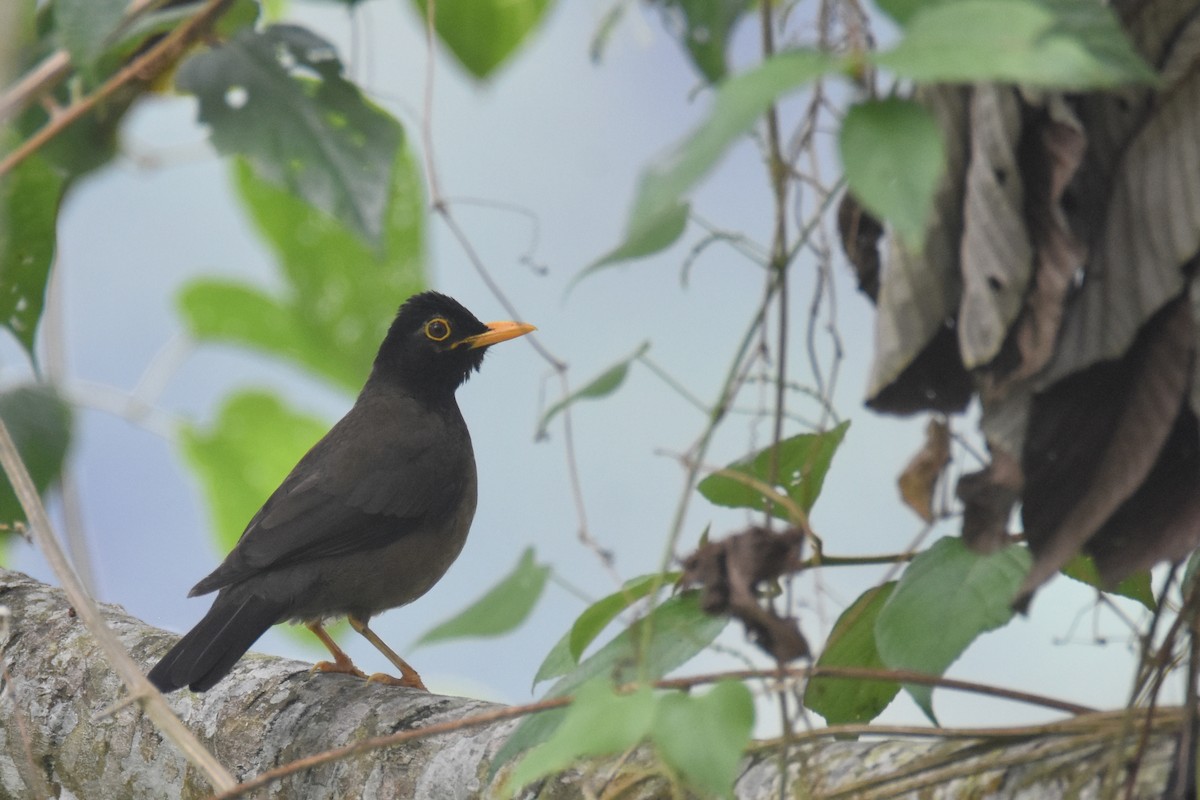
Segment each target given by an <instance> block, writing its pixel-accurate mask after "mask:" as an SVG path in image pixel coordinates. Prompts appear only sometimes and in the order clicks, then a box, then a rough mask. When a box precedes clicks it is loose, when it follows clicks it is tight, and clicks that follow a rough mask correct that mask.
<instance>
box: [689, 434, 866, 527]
mask: <svg viewBox="0 0 1200 800" xmlns="http://www.w3.org/2000/svg"><path fill="white" fill-rule="evenodd" d="M849 427H850V421H849V420H846V421H845V422H842V423H841V424H840V425H838V426H837V427H835V428H830V429H829V430H827V431H825V432H824V433H802V434H800V435H798V436H793V437H791V438H790V439H785V440H783V441H782V442H780V443H779V445H778V450H777V452H778V455H777V456H776V465H775V468H776V481H777V482H776V484H775V485H776V486H777V487H778V488H780V489H781V490H782V491H783V493H785V494H787V496H788V497H790V498H791V499H792V500H793V501H795V503H796V504H797V505H798V506H799V507H800V508H801V509H803V510H804V511H805V512H808V511H811V510H812V507H813V503H815V502H816V501H817V497H818V496H819V495H820V494H821V487H822V486H823V485H824V483H825V473H827V472H828V471H829V465H830V463H831V462H832V461H833V454H834V453H835V452H837V448H838V445H840V444H841V443H842V438H843V437H844V436H845V435H846V429H847V428H849ZM773 449H774V448H772V447H768V448H765V449H763V450H760V451H759V452H757V453H755V454H753V455H751V456H748V457H746V458H744V459H739V460H738V461H735V462H733V463H732V464H730V465H729V466H728V467H726V469H727V470H730V471H733V472H739V473H742V474H743V475H746V476H748V477H750V478H752V479H754V480H756V481H760V482H763V483H766V484H768V485H770V473H771V451H772V450H773ZM696 488H697V489H699V491H700V494H702V495H704V496H705V497H706V498H708V500H709V502H712V503H715V504H717V505H719V506H729V507H731V508H752V509H754V510H756V511H761V510H763V509H765V508H766V507H767V499H766V498H764V497H763V495H762V494H761V493H760V492H759V491H757V490H756V489H755V488H754V487H753V486H749V485H747V484H746V483H743V482H741V481H739V480H737V479H736V478H731V477H729V476H726V475H709V476H708V477H707V478H705V479H704V480H702V481H700V483H699V484H698V485H697V487H696ZM770 505H771V513H772V514H774V515H775V516H777V517H779V518H780V519H787V518H788V513H787V509H785V508H781V507H779V506H778V505H777V504H775V503H771V504H770Z"/></svg>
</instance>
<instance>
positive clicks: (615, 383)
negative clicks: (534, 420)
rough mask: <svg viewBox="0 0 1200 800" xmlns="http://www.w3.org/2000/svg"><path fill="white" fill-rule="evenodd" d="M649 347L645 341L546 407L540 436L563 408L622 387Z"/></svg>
mask: <svg viewBox="0 0 1200 800" xmlns="http://www.w3.org/2000/svg"><path fill="white" fill-rule="evenodd" d="M649 349H650V343H649V342H643V343H642V345H641V346H640V347H638V349H637V350H636V351H635V352H634V353H633V354H632V355H631V356H629V357H628V358H625V359H622V360H621V361H619V362H617V363H616V364H613V365H612V366H611V367H609V368H608V369H606V370H605V371H604V372H602V373H600V374H599V375H597V376H596V377H595V378H593V379H592V380H591V381H589V382H588V384H587V385H586V386H584V387H583V388H582V389H576V390H575V391H574V392H571V394H570V395H568V396H567V397H564V398H563V399H562V400H559V401H558V402H557V403H554V404H553V405H551V406H550V408H548V409H546V413H545V414H542V418H541V420H539V421H538V430H537V435H538V436H539V437H541V436H544V435H545V434H546V426H547V425H549V424H550V420H552V419H554V418H555V417H556V416H558V415H559V414H560V413H562V411H563V409H565V408H567V407H568V406H570V405H573V404H575V403H576V402H578V401H580V400H597V399H599V398H601V397H607V396H608V395H610V394H612V393H613V392H615V391H616V390H617V389H619V388H621V384H622V383H624V382H625V377H626V376H627V375H628V374H629V365H630V364H632V363H633V362H634V361H636V360H637V359H638V357H639V356H641V355H642V354H643V353H645V352H646V351H647V350H649Z"/></svg>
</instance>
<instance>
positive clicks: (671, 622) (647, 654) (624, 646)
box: [490, 592, 728, 777]
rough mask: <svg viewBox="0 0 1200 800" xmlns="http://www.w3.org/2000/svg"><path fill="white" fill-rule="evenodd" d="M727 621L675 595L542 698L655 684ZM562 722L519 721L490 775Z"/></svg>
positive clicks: (553, 715)
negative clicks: (600, 682) (599, 687)
mask: <svg viewBox="0 0 1200 800" xmlns="http://www.w3.org/2000/svg"><path fill="white" fill-rule="evenodd" d="M727 622H728V620H727V619H726V618H725V617H723V616H718V617H713V616H709V615H708V614H705V613H704V611H703V610H701V608H700V602H699V594H698V593H697V592H685V593H683V594H679V595H676V596H675V597H672V598H669V599H668V600H666V601H664V602H663V604H662V605H660V606H658V607H657V608H655V609H654V611H652V612H651V613H650V614H648V615H647V616H646V617H643V618H642V619H640V620H638V621H637V622H635V623H634V624H633V625H630V626H629V627H628V628H626V629H625V630H624V631H622V632H621V633H620V634H618V635H617V636H616V637H614V638H613V640H612V641H610V642H609V643H608V644H606V645H604V647H602V648H600V649H599V650H598V651H597V652H596V653H595V654H593V655H592V656H590V657H588V658H586V659H584V661H583V662H582V663H580V664H579V666H578V667H576V668H575V669H574V670H572V671H571V672H570V673H568V674H567V675H564V676H563V677H562V678H560V679H559V680H558V681H557V682H556V683H555V684H554V685H553V686H551V687H550V689H549V691H547V692H546V694H545V697H547V698H550V697H564V696H566V695H570V694H573V693H574V692H575V691H576V690H577V689H578V688H579V687H580V686H582V685H583V684H585V683H587V682H588V681H590V680H592V679H593V678H604V679H606V680H608V681H610V682H612V683H615V684H618V685H619V684H623V683H628V682H630V681H632V680H634V679H635V678H636V679H638V680H641V681H654V680H657V679H659V678H661V677H662V676H663V675H666V674H667V673H668V672H670V671H671V670H673V669H676V668H678V667H681V666H683V665H684V664H685V663H687V662H688V661H690V660H691V659H692V657H693V656H695V655H696V654H697V653H699V652H700V651H702V650H704V648H706V647H708V646H709V645H710V644H712V642H713V640H714V639H716V638H717V636H718V634H720V633H721V631H722V630H724V629H725V625H726V624H727ZM647 625H649V626H650V629H651V633H652V636H651V637H650V641H649V644H648V646H647V647H646V648H645V650H643V649H642V645H643V644H644V642H643V641H642V640H643V638H644V634H645V632H646V626H647ZM562 718H563V712H562V710H561V709H558V710H555V711H546V712H543V713H541V714H535V715H534V716H531V717H526V718H525V719H523V720H521V723H520V724H519V725H518V726H517V728H516V730H514V731H513V734H512V735H511V736H510V737H509V738H508V741H506V742H505V743H504V746H503V747H501V748H500V751H499V752H498V753H497V754H496V756H495V758H493V759H492V766H491V770H490V775H491V776H492V777H494V776H495V775H496V773H497V772H498V771H499V770H500V768H501V767H502V766H504V764H506V763H508V762H509V761H510V760H512V759H513V758H514V757H515V756H517V755H518V754H520V753H523V752H525V751H526V750H528V749H529V748H531V747H534V746H536V745H538V744H541V743H542V742H544V741H546V739H548V738H549V736H550V735H551V734H552V733H553V732H554V730H555V729H556V728H557V727H558V726H559V724H561V722H562Z"/></svg>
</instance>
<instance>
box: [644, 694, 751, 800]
mask: <svg viewBox="0 0 1200 800" xmlns="http://www.w3.org/2000/svg"><path fill="white" fill-rule="evenodd" d="M753 728H754V698H753V697H752V696H751V694H750V690H749V689H747V688H746V687H745V686H744V685H743V684H741V683H739V682H738V681H721V682H720V683H718V684H716V685H715V686H713V688H712V689H710V690H709V692H708V693H707V694H705V695H702V696H699V697H697V696H694V695H687V694H684V693H683V692H668V693H666V694H664V695H663V696H662V697H660V698H659V700H658V709H657V712H656V713H655V716H654V727H653V729H652V732H651V737H652V739H653V741H654V746H655V748H657V750H658V753H659V755H660V756H661V757H662V760H663V761H664V762H666V764H667V765H668V766H669V767H671V768H672V769H674V770H675V771H676V772H677V773H678V774H680V775H681V776H683V778H684V779H685V780H686V781H687V782H688V783H689V784H690V785H691V786H693V787H695V788H697V789H700V790H702V791H703V792H704V793H705V794H710V795H719V796H721V797H727V798H732V797H733V783H734V781H735V780H737V776H738V771H739V769H740V768H741V761H742V753H743V751H744V750H745V749H746V745H747V744H749V742H750V732H751V731H752V730H753Z"/></svg>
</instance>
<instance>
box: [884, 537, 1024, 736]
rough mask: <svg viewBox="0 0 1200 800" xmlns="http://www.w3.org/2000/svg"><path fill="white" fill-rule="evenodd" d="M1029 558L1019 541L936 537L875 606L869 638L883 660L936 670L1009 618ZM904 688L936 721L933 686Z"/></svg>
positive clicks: (893, 666)
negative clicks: (990, 543)
mask: <svg viewBox="0 0 1200 800" xmlns="http://www.w3.org/2000/svg"><path fill="white" fill-rule="evenodd" d="M1029 566H1030V557H1029V550H1028V549H1027V548H1025V547H1024V546H1022V545H1010V546H1009V547H1006V548H1004V549H1003V550H999V551H997V552H995V553H991V554H988V555H983V554H980V553H976V552H973V551H971V550H969V549H967V547H966V545H964V544H963V541H962V539H961V538H959V537H957V536H948V537H946V538H943V539H939V540H938V541H937V542H935V543H934V544H933V546H931V547H930V548H929V549H928V550H926V551H925V552H923V553H921V554H919V555H918V556H917V557H916V558H914V559H913V560H912V562H911V563H910V564H909V565H908V568H907V569H905V570H904V574H903V575H902V576H901V577H900V582H899V583H898V584H897V585H896V588H895V590H893V592H892V596H891V597H890V598H889V599H888V601H887V603H886V604H885V605H884V607H883V609H882V610H881V611H880V612H879V616H878V618H877V619H876V621H875V643H876V646H877V647H878V648H879V656H880V658H882V659H883V663H884V664H886V665H887V666H888V667H890V668H891V669H909V670H916V671H918V672H924V673H927V674H930V675H941V674H942V673H943V672H945V671H946V668H947V667H949V666H950V665H951V664H953V663H954V661H955V660H956V659H957V658H958V657H959V656H960V655H961V654H962V652H963V651H964V650H966V649H967V646H968V645H969V644H971V642H973V641H975V638H976V637H977V636H979V635H980V634H981V633H985V632H987V631H990V630H994V629H996V628H999V627H1001V626H1003V625H1006V624H1008V621H1009V620H1010V619H1012V615H1013V610H1012V606H1011V603H1012V599H1013V597H1014V596H1015V595H1016V593H1017V589H1018V588H1020V586H1021V581H1022V580H1023V579H1024V578H1025V573H1027V572H1028V571H1029ZM904 688H905V689H906V690H907V691H908V693H909V694H910V695H912V697H913V699H914V700H916V702H917V705H919V706H920V707H921V709H922V710H923V711H924V712H925V713H926V715H928V716H929V718H930V720H932V721H934V722H935V723H936V718H935V717H934V714H933V689H932V687H929V686H905V687H904Z"/></svg>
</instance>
